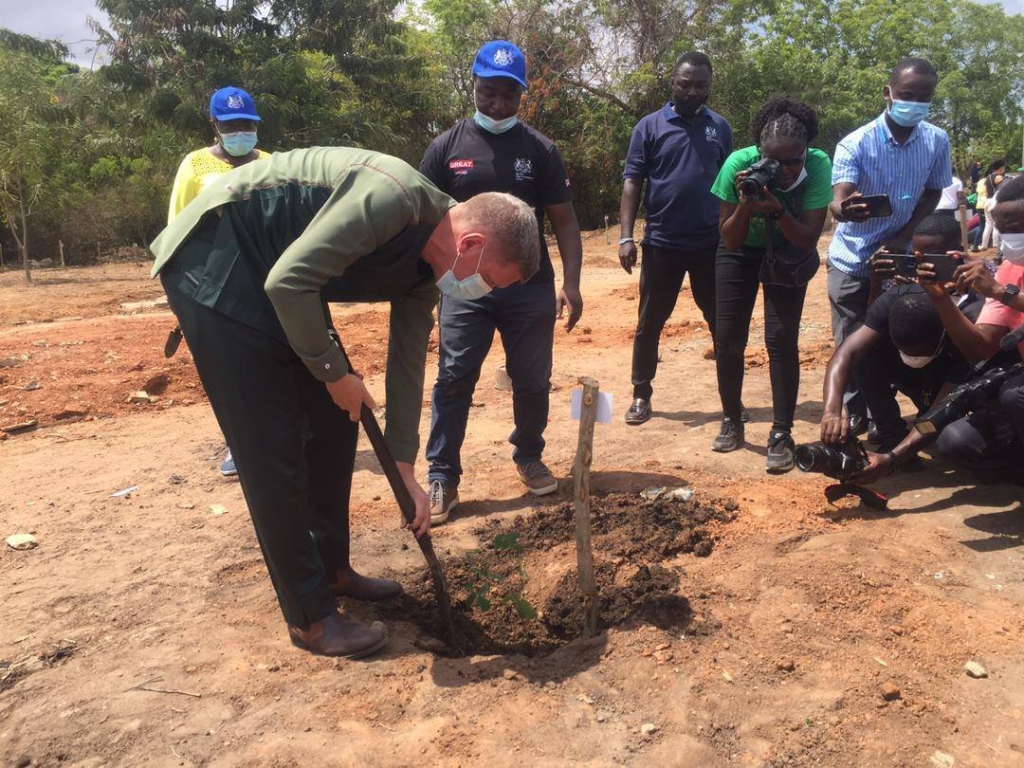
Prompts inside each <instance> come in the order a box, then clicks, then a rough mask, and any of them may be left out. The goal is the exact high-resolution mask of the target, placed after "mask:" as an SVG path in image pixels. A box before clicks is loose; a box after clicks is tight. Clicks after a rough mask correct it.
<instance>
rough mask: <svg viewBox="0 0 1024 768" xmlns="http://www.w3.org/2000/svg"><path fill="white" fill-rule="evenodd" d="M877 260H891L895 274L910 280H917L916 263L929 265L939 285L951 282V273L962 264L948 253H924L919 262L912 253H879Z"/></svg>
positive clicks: (957, 258)
mask: <svg viewBox="0 0 1024 768" xmlns="http://www.w3.org/2000/svg"><path fill="white" fill-rule="evenodd" d="M878 258H880V259H891V260H892V261H893V262H895V266H896V274H897V275H901V276H903V277H909V278H911V279H916V278H917V265H918V263H921V264H931V265H932V266H934V267H935V269H934V270H933V271H934V272H935V279H936V282H939V283H951V282H953V273H954V272H956V268H957V267H959V266H960V265H961V264H963V261H961V260H960V258H959V257H957V256H950V255H949V254H948V253H925V254H923V258H922V259H921V261H920V262H918V260H917V257H916V256H914V254H912V253H880V254H878Z"/></svg>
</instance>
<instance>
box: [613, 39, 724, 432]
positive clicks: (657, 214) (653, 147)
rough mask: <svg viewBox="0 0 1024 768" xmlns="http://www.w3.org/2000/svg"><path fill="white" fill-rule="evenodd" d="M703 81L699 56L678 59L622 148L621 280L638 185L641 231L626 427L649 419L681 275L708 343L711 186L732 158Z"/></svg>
mask: <svg viewBox="0 0 1024 768" xmlns="http://www.w3.org/2000/svg"><path fill="white" fill-rule="evenodd" d="M711 75H712V68H711V60H710V59H709V58H708V57H707V56H705V55H704V54H703V53H698V52H696V51H691V52H690V53H684V54H683V55H682V56H680V57H679V59H678V60H677V61H676V65H675V68H674V69H673V70H672V101H670V102H668V103H667V104H666V105H665V106H664V107H662V108H661V109H659V110H658V111H657V112H654V113H652V114H650V115H647V116H646V117H645V118H643V119H642V120H641V121H640V122H639V123H637V125H636V127H635V128H634V129H633V137H632V139H630V142H629V154H628V155H627V157H626V168H625V171H624V173H623V174H622V175H623V178H624V179H625V181H624V183H623V185H622V202H621V203H620V206H619V224H620V228H621V237H620V238H619V261H620V262H621V264H622V268H623V269H625V270H626V272H628V273H629V274H632V273H633V267H634V266H635V265H636V256H637V251H636V243H635V241H634V240H633V225H634V224H635V222H636V214H637V210H638V209H639V207H640V190H641V188H642V187H643V186H644V181H645V180H646V181H647V189H646V191H645V193H644V210H645V214H646V217H647V224H646V227H645V229H644V239H643V252H644V259H643V264H642V266H641V271H640V317H639V321H638V322H637V326H636V334H635V335H634V337H633V403H632V405H630V407H629V410H628V411H626V423H627V424H634V425H636V424H643V423H644V422H645V421H647V420H648V419H650V418H651V394H652V392H653V388H652V387H651V381H652V380H653V379H654V374H655V373H656V371H657V369H658V342H659V340H660V338H661V331H662V329H663V328H664V327H665V323H666V322H667V321H668V319H669V317H671V315H672V310H673V309H675V306H676V299H677V298H678V297H679V291H680V290H681V289H682V286H683V279H684V278H685V277H686V275H687V273H689V275H690V288H691V290H692V291H693V300H694V301H695V302H697V306H698V307H700V311H701V312H702V313H703V315H704V320H705V321H706V322H707V324H708V329H709V330H710V331H711V335H712V337H713V336H714V333H715V249H716V248H717V247H718V212H719V201H718V198H717V197H715V196H714V195H712V194H711V187H712V185H713V184H714V183H715V179H716V178H717V177H718V171H719V169H720V168H721V167H722V163H724V162H725V159H726V158H727V157H728V156H729V154H730V153H731V152H732V129H731V128H730V127H729V123H727V122H726V121H725V118H723V117H722V116H721V115H719V114H716V113H715V112H712V111H711V110H710V109H708V108H707V107H706V106H704V102H706V101H707V100H708V94H709V93H710V92H711Z"/></svg>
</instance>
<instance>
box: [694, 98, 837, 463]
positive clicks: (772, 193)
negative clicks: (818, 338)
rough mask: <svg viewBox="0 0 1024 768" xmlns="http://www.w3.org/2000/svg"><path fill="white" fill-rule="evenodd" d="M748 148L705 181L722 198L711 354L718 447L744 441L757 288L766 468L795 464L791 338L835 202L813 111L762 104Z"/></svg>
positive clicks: (795, 361)
mask: <svg viewBox="0 0 1024 768" xmlns="http://www.w3.org/2000/svg"><path fill="white" fill-rule="evenodd" d="M751 133H752V135H753V139H754V141H755V145H754V146H750V147H746V148H744V149H740V150H737V151H736V152H733V153H732V154H731V155H730V156H729V157H728V158H727V159H726V161H725V163H724V164H723V165H722V169H721V171H719V174H718V179H717V180H716V181H715V184H714V186H713V187H712V188H711V192H712V194H714V195H715V196H717V197H718V198H719V199H721V201H722V204H721V212H720V214H719V232H720V233H721V237H722V240H721V243H720V245H719V247H718V253H717V255H716V257H715V286H716V294H717V297H716V325H715V352H716V355H715V359H716V364H717V372H718V392H719V395H720V397H721V399H722V410H723V412H724V414H723V415H724V418H723V419H722V429H721V432H720V434H719V435H718V437H716V438H715V441H714V443H713V445H712V450H714V451H718V452H722V453H724V452H726V451H735V450H738V449H739V448H742V447H743V444H744V427H743V423H742V421H741V414H742V410H743V406H742V403H741V399H742V391H743V367H744V366H743V352H744V349H745V348H746V346H747V338H748V335H749V332H750V319H751V316H752V314H753V311H754V302H755V300H756V299H757V291H758V287H759V286H763V291H764V337H765V346H766V347H767V349H768V359H769V373H770V377H771V385H772V408H773V416H774V419H773V423H772V428H771V431H770V432H769V435H768V457H767V465H766V469H767V471H768V472H787V471H789V470H790V469H792V468H793V450H794V444H793V438H792V437H790V431H791V430H792V427H793V414H794V411H795V410H796V399H797V389H798V387H799V384H800V362H799V354H798V350H797V341H798V337H799V333H800V316H801V314H802V312H803V307H804V296H805V295H806V293H807V283H808V281H810V279H811V278H812V277H813V276H814V273H815V272H817V270H818V266H819V260H818V253H817V251H816V250H815V248H816V245H817V242H818V237H819V236H820V235H821V229H822V227H823V226H824V223H825V211H826V209H827V207H828V204H829V203H830V202H831V200H832V186H831V184H832V179H831V173H832V172H831V167H832V166H831V163H830V162H829V159H828V155H826V154H825V153H824V152H822V151H821V150H820V149H813V148H810V147H809V144H810V143H811V142H812V141H813V140H814V138H815V136H816V135H817V133H818V117H817V115H816V114H815V112H814V110H813V109H811V108H810V107H808V106H807V105H806V104H803V103H801V102H799V101H796V100H794V99H789V98H778V99H771V100H770V101H768V102H766V103H765V104H764V105H763V106H762V107H761V109H760V110H758V113H757V115H756V116H755V117H754V120H753V122H752V124H751Z"/></svg>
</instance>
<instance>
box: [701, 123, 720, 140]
mask: <svg viewBox="0 0 1024 768" xmlns="http://www.w3.org/2000/svg"><path fill="white" fill-rule="evenodd" d="M704 138H705V139H707V140H708V141H718V129H717V128H716V127H715V126H713V125H707V126H705V127H704Z"/></svg>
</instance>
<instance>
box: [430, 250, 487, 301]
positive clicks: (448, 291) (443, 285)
mask: <svg viewBox="0 0 1024 768" xmlns="http://www.w3.org/2000/svg"><path fill="white" fill-rule="evenodd" d="M461 258H462V251H458V252H457V253H456V254H455V261H453V262H452V265H451V266H450V267H449V268H448V271H447V272H445V273H444V274H443V275H441V277H440V278H439V279H438V281H437V289H438V290H439V291H441V293H443V294H444V295H445V296H448V297H449V298H452V299H465V300H466V301H475V300H476V299H482V298H483V297H484V296H486V295H487V294H488V293H490V292H491V290H492V289H491V286H490V285H488V284H487V281H486V280H484V278H483V276H482V275H481V274H480V264H481V263H483V259H484V249H483V247H482V246H481V248H480V259H479V261H477V263H476V272H474V273H473V274H472V275H470V276H469V277H464V278H462V279H461V280H459V278H457V277H456V276H455V272H454V271H453V270H454V269H455V262H457V261H458V260H459V259H461Z"/></svg>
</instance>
